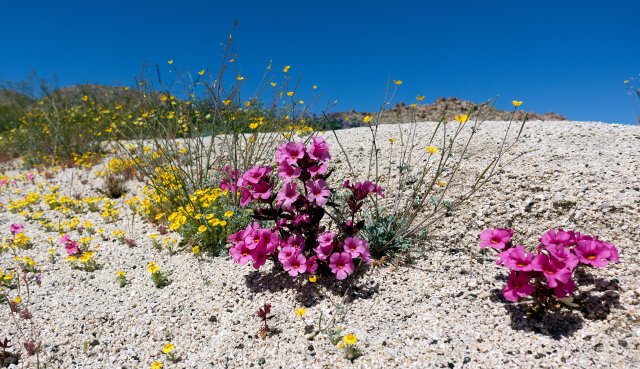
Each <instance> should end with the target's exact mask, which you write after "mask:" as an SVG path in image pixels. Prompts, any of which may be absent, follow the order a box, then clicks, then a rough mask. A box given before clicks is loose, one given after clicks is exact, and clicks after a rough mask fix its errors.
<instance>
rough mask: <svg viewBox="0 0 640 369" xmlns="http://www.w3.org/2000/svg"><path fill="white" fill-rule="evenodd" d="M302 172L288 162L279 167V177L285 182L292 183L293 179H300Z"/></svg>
mask: <svg viewBox="0 0 640 369" xmlns="http://www.w3.org/2000/svg"><path fill="white" fill-rule="evenodd" d="M301 172H302V170H301V169H300V168H298V167H294V166H291V165H290V164H289V163H287V162H286V161H283V162H282V163H280V164H279V165H278V176H279V177H280V178H282V179H284V181H285V182H290V181H291V180H292V179H293V178H298V177H300V173H301Z"/></svg>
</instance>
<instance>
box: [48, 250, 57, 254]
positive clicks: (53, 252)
mask: <svg viewBox="0 0 640 369" xmlns="http://www.w3.org/2000/svg"><path fill="white" fill-rule="evenodd" d="M48 252H49V255H53V254H55V253H56V250H54V249H49V250H48Z"/></svg>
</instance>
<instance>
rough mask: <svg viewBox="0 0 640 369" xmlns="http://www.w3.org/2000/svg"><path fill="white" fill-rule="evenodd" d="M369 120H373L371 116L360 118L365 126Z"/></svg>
mask: <svg viewBox="0 0 640 369" xmlns="http://www.w3.org/2000/svg"><path fill="white" fill-rule="evenodd" d="M371 119H373V117H372V116H371V115H365V116H364V118H362V120H363V121H364V122H365V123H367V124H369V123H370V122H371Z"/></svg>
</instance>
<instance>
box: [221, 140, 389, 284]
mask: <svg viewBox="0 0 640 369" xmlns="http://www.w3.org/2000/svg"><path fill="white" fill-rule="evenodd" d="M330 159H331V155H330V153H329V146H328V145H327V143H326V142H325V141H324V140H323V139H322V138H319V137H314V138H313V139H312V141H311V142H310V143H309V144H308V145H307V146H305V145H304V144H303V143H300V142H289V143H286V144H282V145H280V146H279V147H278V150H277V152H276V155H275V161H276V169H275V170H274V169H273V168H271V167H268V166H256V167H253V168H251V169H249V170H248V171H246V172H245V173H243V174H242V175H241V176H240V177H239V179H238V181H237V188H238V189H239V191H240V193H241V201H240V204H241V206H243V207H244V206H248V205H249V204H250V203H252V202H256V203H257V204H256V209H255V210H254V215H253V217H254V218H255V219H256V220H258V221H271V222H273V224H274V226H273V227H272V228H262V227H261V226H260V224H259V223H258V222H257V221H256V222H254V223H253V224H249V225H248V226H247V227H246V228H245V229H243V230H240V231H238V232H236V233H234V234H232V235H230V236H229V238H228V241H229V242H230V243H232V244H233V246H232V247H231V248H230V250H229V253H230V254H231V257H232V258H233V261H234V262H236V263H239V264H242V265H245V264H247V263H249V262H251V263H252V265H253V267H254V268H256V269H259V268H260V267H261V266H263V265H264V264H265V262H266V260H267V259H271V260H273V261H277V262H279V263H280V264H281V265H282V267H283V269H284V270H285V271H287V272H288V273H289V275H291V276H292V277H295V276H298V275H300V274H305V273H307V274H315V273H316V271H317V270H318V268H319V267H321V266H322V265H324V268H327V267H328V270H330V271H331V272H332V273H333V274H334V275H335V277H336V279H339V280H343V279H345V278H347V277H348V276H349V275H350V274H352V273H353V272H354V270H355V264H354V262H355V261H356V260H357V259H358V258H360V259H361V260H363V261H364V262H367V263H368V262H369V261H370V260H371V256H370V253H369V244H368V243H367V242H366V241H364V240H363V239H361V238H359V237H357V234H358V233H359V232H360V230H361V229H362V228H363V227H364V221H356V213H357V212H358V210H359V209H360V208H361V207H362V205H363V203H364V200H365V199H366V197H367V196H368V195H373V194H377V195H380V196H382V195H383V193H382V189H381V188H380V187H379V186H377V185H375V184H373V183H371V182H369V181H366V182H365V183H360V182H356V183H355V184H353V185H352V184H350V183H349V181H347V182H345V184H344V186H343V188H346V189H349V190H350V191H351V194H350V195H349V196H348V198H347V205H348V206H347V208H348V209H349V213H348V214H347V216H345V217H343V219H341V221H339V222H337V223H338V227H339V230H338V231H337V232H331V231H329V230H328V229H327V228H326V226H325V225H321V220H322V218H323V217H324V215H325V214H326V213H327V211H328V207H329V206H331V207H332V208H336V207H337V204H334V203H333V202H332V196H333V193H334V191H333V190H332V189H331V188H329V186H328V185H327V182H326V180H327V177H328V176H329V175H330V171H328V162H329V160H330ZM277 182H280V183H281V185H279V186H277V185H276V183H277ZM278 188H279V190H278ZM339 215H340V214H338V215H336V216H337V218H336V217H334V219H338V218H340V217H339Z"/></svg>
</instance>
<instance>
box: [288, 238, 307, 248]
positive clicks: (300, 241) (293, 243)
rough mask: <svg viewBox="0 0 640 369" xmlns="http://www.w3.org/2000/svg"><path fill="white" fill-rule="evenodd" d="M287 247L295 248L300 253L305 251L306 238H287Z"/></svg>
mask: <svg viewBox="0 0 640 369" xmlns="http://www.w3.org/2000/svg"><path fill="white" fill-rule="evenodd" d="M287 246H289V247H293V248H294V249H296V250H298V252H300V251H301V250H302V249H304V238H302V236H300V235H295V236H290V237H289V238H287Z"/></svg>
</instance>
